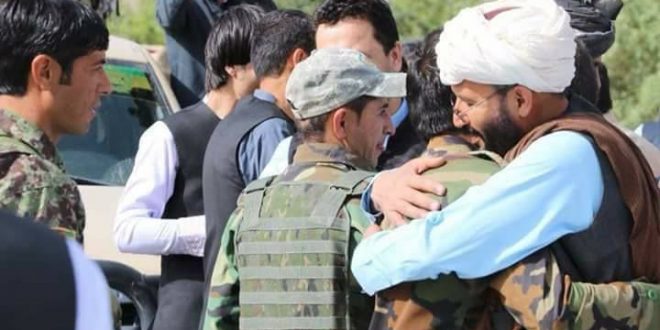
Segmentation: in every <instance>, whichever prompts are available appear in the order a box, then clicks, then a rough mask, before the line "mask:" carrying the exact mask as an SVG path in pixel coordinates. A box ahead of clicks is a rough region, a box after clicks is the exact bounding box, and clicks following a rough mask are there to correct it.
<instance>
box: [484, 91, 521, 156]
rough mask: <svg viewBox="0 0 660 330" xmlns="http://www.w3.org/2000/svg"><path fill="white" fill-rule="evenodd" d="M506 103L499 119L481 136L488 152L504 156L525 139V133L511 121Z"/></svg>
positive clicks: (489, 124)
mask: <svg viewBox="0 0 660 330" xmlns="http://www.w3.org/2000/svg"><path fill="white" fill-rule="evenodd" d="M508 113H509V111H508V108H507V106H506V104H505V103H504V102H502V103H501V104H500V108H499V111H498V113H497V117H496V118H495V119H494V120H493V121H492V122H490V123H488V124H487V125H486V126H485V127H484V128H483V130H482V132H481V136H482V137H483V139H484V142H485V148H486V150H490V151H492V152H495V153H497V154H498V155H500V156H504V155H505V154H506V153H507V151H509V150H510V149H511V148H513V147H514V146H515V145H516V144H517V143H518V141H520V139H521V138H522V137H523V131H522V129H520V128H519V127H518V126H516V124H515V123H514V122H513V120H511V117H509V115H508Z"/></svg>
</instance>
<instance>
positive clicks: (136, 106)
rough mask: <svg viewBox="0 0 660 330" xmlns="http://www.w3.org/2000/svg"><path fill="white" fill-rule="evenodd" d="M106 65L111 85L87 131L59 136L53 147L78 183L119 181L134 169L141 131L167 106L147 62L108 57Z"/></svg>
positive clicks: (167, 111) (164, 113)
mask: <svg viewBox="0 0 660 330" xmlns="http://www.w3.org/2000/svg"><path fill="white" fill-rule="evenodd" d="M105 70H106V73H107V74H108V78H109V79H110V82H111V83H112V89H113V91H112V93H111V94H110V95H107V96H104V97H103V98H102V100H101V107H100V108H99V109H97V112H96V117H95V118H94V119H93V120H92V122H91V124H90V127H89V132H87V134H84V135H78V136H75V135H67V136H64V137H62V138H61V139H60V142H59V143H58V149H59V151H60V154H61V156H62V159H63V160H64V166H65V168H66V170H67V172H68V173H69V175H71V176H72V177H74V179H76V180H77V181H78V183H83V184H102V185H113V186H121V185H124V184H125V183H126V180H128V176H129V175H130V173H131V170H132V169H133V162H134V158H135V153H136V152H137V148H138V143H139V139H140V135H142V132H144V130H145V129H147V128H148V127H149V126H151V124H153V123H154V122H156V121H158V120H160V119H163V118H164V117H166V116H168V115H169V114H170V113H171V109H170V108H169V106H168V105H167V103H166V102H165V98H164V96H163V93H162V92H161V91H162V87H161V86H160V84H159V82H158V81H157V80H156V75H155V74H153V73H152V72H151V70H150V68H149V67H148V66H147V65H146V64H141V63H134V62H125V61H121V62H120V61H109V62H108V64H106V65H105Z"/></svg>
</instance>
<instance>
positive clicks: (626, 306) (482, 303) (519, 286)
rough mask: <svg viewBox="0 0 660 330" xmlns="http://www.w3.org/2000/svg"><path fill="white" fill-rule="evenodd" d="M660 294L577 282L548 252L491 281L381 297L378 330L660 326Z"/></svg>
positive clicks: (655, 289)
mask: <svg viewBox="0 0 660 330" xmlns="http://www.w3.org/2000/svg"><path fill="white" fill-rule="evenodd" d="M484 284H485V285H484ZM659 296H660V285H657V284H650V283H645V282H642V281H633V282H614V283H608V284H590V283H581V282H571V280H570V278H569V277H568V276H565V275H563V274H562V272H561V271H560V269H559V266H558V264H557V262H556V260H555V259H554V256H553V255H552V254H551V253H550V252H549V250H541V251H539V252H537V253H535V254H533V255H531V256H529V257H527V258H526V259H525V260H523V261H521V262H519V263H518V264H515V265H513V266H512V267H509V268H508V269H506V270H504V271H502V272H501V273H499V274H497V275H496V276H495V277H493V278H490V279H484V280H470V281H464V280H460V279H458V278H456V277H455V276H453V275H441V276H440V277H439V278H438V279H436V280H428V281H421V282H415V283H405V284H403V285H399V286H397V287H394V288H391V289H388V290H386V291H384V292H382V293H379V295H378V297H377V300H376V304H377V306H376V309H375V311H374V316H373V318H372V322H371V326H370V330H379V329H380V330H383V329H388V330H389V329H393V330H394V329H414V330H418V329H419V330H423V329H660V303H659V302H658V299H659V298H658V297H659Z"/></svg>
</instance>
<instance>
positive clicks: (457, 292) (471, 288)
mask: <svg viewBox="0 0 660 330" xmlns="http://www.w3.org/2000/svg"><path fill="white" fill-rule="evenodd" d="M425 154H426V155H432V156H443V157H445V158H446V159H447V164H446V165H444V166H442V167H439V168H436V169H432V170H429V171H427V172H425V173H424V175H425V176H428V177H431V178H433V179H434V180H436V181H438V182H440V183H442V184H443V185H444V186H445V187H446V188H447V195H446V196H445V197H444V199H445V200H444V201H443V205H447V204H448V203H452V202H453V201H454V200H456V199H458V198H459V197H460V196H461V195H463V193H465V191H466V190H467V189H468V188H470V187H471V186H473V185H476V184H480V183H482V182H484V181H486V179H488V177H490V176H491V175H493V174H494V173H495V172H497V171H499V170H500V168H501V165H502V160H501V158H500V157H499V156H497V155H495V154H491V153H489V152H482V151H471V150H470V148H469V147H468V145H467V144H465V142H463V140H462V139H460V138H457V137H454V136H442V137H435V138H433V139H431V140H430V141H429V143H428V146H427V150H426V151H425ZM382 226H383V227H384V228H388V227H391V225H390V224H389V223H388V220H387V219H385V220H384V221H383V224H382ZM488 285H489V279H488V278H484V279H478V280H461V279H459V278H458V277H456V275H454V274H450V275H440V276H439V277H438V278H437V279H435V280H426V281H419V282H413V283H404V284H401V285H399V286H396V287H394V288H391V289H388V290H385V291H384V292H381V293H379V294H378V297H377V299H376V303H377V306H376V310H375V313H374V317H373V319H372V322H371V325H370V329H371V330H376V329H401V330H404V329H416V330H417V329H419V330H423V329H464V328H466V329H468V328H474V327H475V326H476V324H477V323H478V322H479V320H480V319H481V316H482V314H483V311H484V309H485V307H486V303H485V298H484V295H485V292H486V290H487V289H488Z"/></svg>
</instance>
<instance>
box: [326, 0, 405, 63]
mask: <svg viewBox="0 0 660 330" xmlns="http://www.w3.org/2000/svg"><path fill="white" fill-rule="evenodd" d="M345 19H363V20H366V21H368V22H369V23H370V24H371V26H372V27H373V28H374V38H375V39H376V41H378V43H380V44H381V45H382V46H383V50H384V51H385V54H387V53H389V52H390V51H391V50H392V48H394V46H395V45H396V42H397V41H399V30H398V29H397V27H396V21H395V20H394V15H393V14H392V9H391V8H390V5H389V4H388V3H387V2H385V0H360V1H356V0H326V1H324V2H323V3H322V4H321V5H319V7H318V8H316V11H315V12H314V24H315V25H316V27H318V26H319V25H321V24H328V25H334V24H337V23H338V22H339V21H341V20H345Z"/></svg>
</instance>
